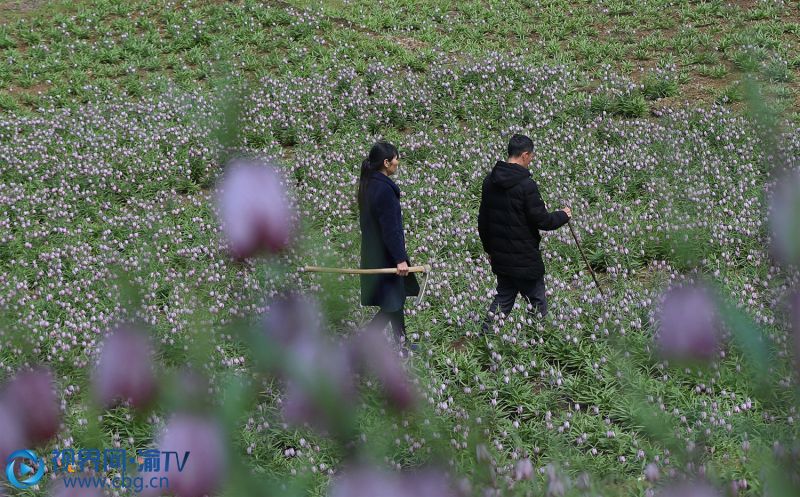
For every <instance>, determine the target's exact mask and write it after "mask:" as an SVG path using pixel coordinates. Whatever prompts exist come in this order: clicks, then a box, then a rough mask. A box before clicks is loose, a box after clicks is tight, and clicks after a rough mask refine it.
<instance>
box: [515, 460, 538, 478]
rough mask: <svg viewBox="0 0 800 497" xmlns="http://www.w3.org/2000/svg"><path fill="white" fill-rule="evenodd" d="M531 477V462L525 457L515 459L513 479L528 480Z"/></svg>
mask: <svg viewBox="0 0 800 497" xmlns="http://www.w3.org/2000/svg"><path fill="white" fill-rule="evenodd" d="M531 478H533V463H531V460H530V459H528V458H527V457H526V458H525V459H520V460H519V461H517V465H516V466H515V467H514V479H515V480H518V481H519V480H530V479H531Z"/></svg>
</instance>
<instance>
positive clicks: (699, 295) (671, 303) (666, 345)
mask: <svg viewBox="0 0 800 497" xmlns="http://www.w3.org/2000/svg"><path fill="white" fill-rule="evenodd" d="M658 323H659V331H658V334H657V336H656V346H657V347H658V350H659V353H660V354H661V356H662V357H663V358H664V359H675V360H710V359H713V358H714V357H715V355H716V353H717V351H718V346H719V334H720V321H719V316H718V313H717V309H716V304H715V303H714V298H713V296H712V294H711V292H710V290H709V289H707V288H706V287H704V286H691V287H678V288H673V289H671V290H669V291H668V292H667V293H666V295H665V296H664V302H663V304H662V306H661V308H660V309H659V311H658Z"/></svg>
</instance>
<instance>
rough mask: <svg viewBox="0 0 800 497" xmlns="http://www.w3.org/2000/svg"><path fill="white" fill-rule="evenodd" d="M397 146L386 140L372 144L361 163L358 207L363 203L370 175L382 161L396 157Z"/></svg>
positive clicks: (378, 167) (378, 168) (377, 169)
mask: <svg viewBox="0 0 800 497" xmlns="http://www.w3.org/2000/svg"><path fill="white" fill-rule="evenodd" d="M398 156H399V154H398V152H397V147H395V146H394V145H392V144H391V143H389V142H387V141H383V140H380V141H377V142H375V143H374V144H373V145H372V148H371V149H370V151H369V155H368V156H367V158H366V159H364V162H362V163H361V178H360V179H359V181H358V207H359V208H361V206H362V205H363V203H364V195H365V194H366V192H367V183H368V182H369V177H370V175H371V174H372V173H373V172H375V171H379V170H380V169H381V167H383V161H385V160H388V161H389V162H391V161H393V160H394V158H395V157H398Z"/></svg>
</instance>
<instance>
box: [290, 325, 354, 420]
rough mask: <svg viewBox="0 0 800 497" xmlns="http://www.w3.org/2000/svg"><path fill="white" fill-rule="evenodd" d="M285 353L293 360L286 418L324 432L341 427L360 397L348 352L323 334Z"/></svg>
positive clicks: (300, 343) (307, 339)
mask: <svg viewBox="0 0 800 497" xmlns="http://www.w3.org/2000/svg"><path fill="white" fill-rule="evenodd" d="M286 352H287V354H288V357H287V359H288V360H289V361H291V362H292V367H291V369H290V371H289V372H288V375H287V377H288V378H287V385H286V396H285V398H284V401H283V415H284V418H285V419H286V421H287V422H289V423H291V424H293V425H295V426H301V425H303V424H305V423H308V424H310V425H311V426H312V427H314V428H315V429H317V430H319V431H323V432H327V431H329V430H331V429H339V428H341V427H340V426H338V424H339V421H340V420H341V419H342V417H343V416H345V415H346V411H347V410H348V409H349V408H350V406H352V405H353V404H354V403H355V401H356V398H357V391H356V386H355V379H354V371H353V369H352V367H351V364H350V357H349V356H348V354H347V351H346V350H344V348H343V347H341V346H336V345H332V344H330V343H329V342H328V341H327V340H326V339H324V338H323V337H318V338H317V339H313V338H311V337H307V338H304V339H301V341H300V342H299V343H297V344H296V345H295V346H293V347H291V348H290V349H288V350H287V351H286Z"/></svg>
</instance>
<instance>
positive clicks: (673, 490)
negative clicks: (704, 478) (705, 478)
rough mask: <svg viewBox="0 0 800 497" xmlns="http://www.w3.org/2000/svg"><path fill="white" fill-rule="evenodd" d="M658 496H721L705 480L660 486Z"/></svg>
mask: <svg viewBox="0 0 800 497" xmlns="http://www.w3.org/2000/svg"><path fill="white" fill-rule="evenodd" d="M658 497H721V495H720V493H719V491H718V490H717V489H716V488H714V487H712V486H711V485H709V484H708V483H705V482H681V483H676V484H673V485H670V486H668V487H665V488H662V489H661V491H660V492H659V493H658Z"/></svg>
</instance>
